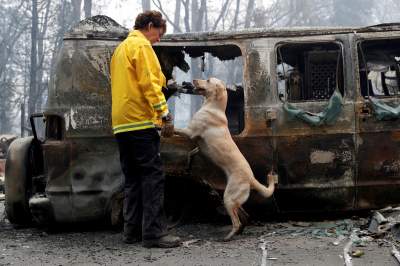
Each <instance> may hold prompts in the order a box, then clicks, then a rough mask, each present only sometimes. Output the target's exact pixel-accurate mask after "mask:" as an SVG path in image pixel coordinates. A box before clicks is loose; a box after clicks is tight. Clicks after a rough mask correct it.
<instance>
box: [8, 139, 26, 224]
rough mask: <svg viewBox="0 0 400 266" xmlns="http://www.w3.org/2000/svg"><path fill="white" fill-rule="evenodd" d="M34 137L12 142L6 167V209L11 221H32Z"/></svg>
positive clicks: (19, 222) (17, 222)
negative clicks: (30, 201)
mask: <svg viewBox="0 0 400 266" xmlns="http://www.w3.org/2000/svg"><path fill="white" fill-rule="evenodd" d="M32 146H33V137H27V138H21V139H16V140H15V141H14V142H12V143H11V145H10V147H9V149H8V154H7V160H6V167H5V168H6V169H5V210H6V214H7V218H8V220H9V221H10V223H12V224H14V225H28V224H30V223H31V221H32V217H31V213H30V211H29V198H30V195H31V187H32V175H31V167H30V165H31V163H30V161H31V158H30V157H31V154H32Z"/></svg>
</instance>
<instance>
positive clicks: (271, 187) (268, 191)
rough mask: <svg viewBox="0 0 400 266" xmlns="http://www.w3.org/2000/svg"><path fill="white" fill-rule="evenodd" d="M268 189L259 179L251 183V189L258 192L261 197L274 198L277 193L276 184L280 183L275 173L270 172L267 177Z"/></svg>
mask: <svg viewBox="0 0 400 266" xmlns="http://www.w3.org/2000/svg"><path fill="white" fill-rule="evenodd" d="M267 179H268V187H266V186H264V185H263V184H261V183H260V182H258V180H257V179H255V178H253V179H252V182H251V187H252V188H254V189H255V190H257V191H258V192H259V193H260V194H261V195H263V196H264V197H266V198H269V197H271V196H272V194H273V193H274V191H275V183H278V176H277V174H275V173H274V172H272V171H271V172H269V173H268V175H267Z"/></svg>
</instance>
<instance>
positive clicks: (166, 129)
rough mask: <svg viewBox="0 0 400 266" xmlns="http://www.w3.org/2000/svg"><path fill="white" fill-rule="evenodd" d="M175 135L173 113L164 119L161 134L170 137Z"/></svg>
mask: <svg viewBox="0 0 400 266" xmlns="http://www.w3.org/2000/svg"><path fill="white" fill-rule="evenodd" d="M173 135H174V120H173V118H172V115H171V114H168V115H167V116H166V117H163V119H162V126H161V136H163V137H164V138H169V137H172V136H173Z"/></svg>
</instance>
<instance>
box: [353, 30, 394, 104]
mask: <svg viewBox="0 0 400 266" xmlns="http://www.w3.org/2000/svg"><path fill="white" fill-rule="evenodd" d="M389 40H397V41H398V42H400V38H399V37H394V38H388V37H385V38H360V39H358V40H357V41H356V54H357V69H358V80H357V82H358V84H359V89H358V93H359V95H360V96H361V97H362V98H365V99H370V97H375V98H381V99H385V98H400V61H399V62H398V71H399V72H398V73H396V77H397V83H398V85H397V87H398V88H397V91H398V93H397V94H393V95H390V94H389V95H376V94H375V93H373V94H371V91H372V90H373V88H372V87H371V84H370V80H369V78H368V74H366V77H365V78H366V91H367V94H366V95H364V93H363V86H362V77H361V69H362V65H361V64H363V67H364V68H365V72H368V71H369V67H368V62H367V59H366V55H365V53H366V52H365V48H364V47H363V43H366V42H384V41H389ZM399 52H400V48H399ZM382 74H383V72H381V79H382ZM371 82H372V81H371ZM381 82H382V80H381ZM382 86H383V85H382ZM384 90H385V89H384V88H382V91H383V92H384Z"/></svg>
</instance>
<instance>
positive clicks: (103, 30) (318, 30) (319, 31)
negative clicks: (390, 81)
mask: <svg viewBox="0 0 400 266" xmlns="http://www.w3.org/2000/svg"><path fill="white" fill-rule="evenodd" d="M379 31H400V23H386V24H379V25H372V26H368V27H290V28H251V29H243V30H235V31H215V32H189V33H177V34H166V35H165V36H164V37H163V38H162V41H163V42H164V43H168V42H177V41H208V40H224V39H247V38H260V37H292V36H293V37H294V36H312V35H330V34H345V33H353V32H359V33H362V32H379ZM128 33H129V30H128V29H127V28H125V27H123V26H121V25H119V24H118V23H117V22H116V21H115V20H113V19H112V18H110V17H107V16H104V15H97V16H94V17H90V18H87V19H85V20H82V21H81V22H79V24H77V25H76V26H74V27H73V28H72V29H71V30H70V31H68V32H67V33H66V34H65V35H64V39H121V40H122V39H124V38H126V36H127V35H128Z"/></svg>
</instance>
